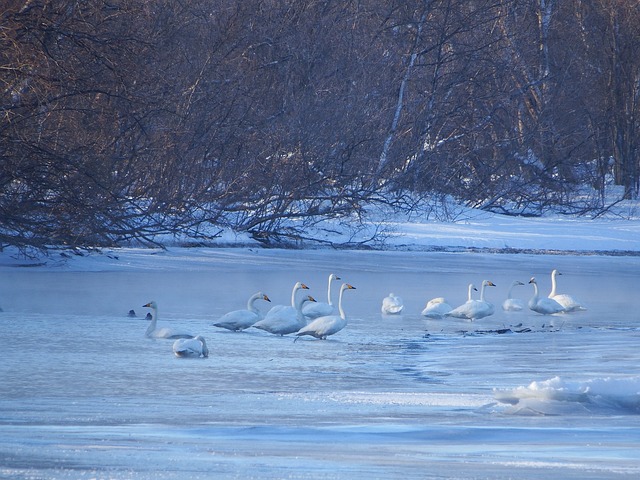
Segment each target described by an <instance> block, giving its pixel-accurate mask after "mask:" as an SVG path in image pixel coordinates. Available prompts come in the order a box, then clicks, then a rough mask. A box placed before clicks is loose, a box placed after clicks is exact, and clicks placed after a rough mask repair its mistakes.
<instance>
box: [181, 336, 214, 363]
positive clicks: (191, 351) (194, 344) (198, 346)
mask: <svg viewBox="0 0 640 480" xmlns="http://www.w3.org/2000/svg"><path fill="white" fill-rule="evenodd" d="M173 353H174V354H175V356H176V357H205V358H206V357H208V356H209V349H208V348H207V342H206V341H205V340H204V337H203V336H201V335H197V336H195V337H193V338H179V339H178V340H176V341H175V342H173Z"/></svg>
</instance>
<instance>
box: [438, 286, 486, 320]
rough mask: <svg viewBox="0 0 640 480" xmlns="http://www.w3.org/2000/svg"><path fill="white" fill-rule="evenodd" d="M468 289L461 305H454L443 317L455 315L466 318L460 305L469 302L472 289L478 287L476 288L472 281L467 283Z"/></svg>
mask: <svg viewBox="0 0 640 480" xmlns="http://www.w3.org/2000/svg"><path fill="white" fill-rule="evenodd" d="M468 289H469V291H468V292H467V301H466V302H465V303H463V304H462V305H460V306H459V307H456V308H454V309H452V310H450V311H448V312H445V314H444V316H445V317H456V318H467V317H466V316H465V315H463V314H462V312H463V311H462V307H463V306H464V305H466V304H467V303H469V302H471V301H472V300H473V298H472V294H473V292H474V291H476V292H477V291H478V289H477V288H476V286H475V285H474V284H473V283H470V284H469V287H468Z"/></svg>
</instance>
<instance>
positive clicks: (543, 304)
mask: <svg viewBox="0 0 640 480" xmlns="http://www.w3.org/2000/svg"><path fill="white" fill-rule="evenodd" d="M529 283H530V284H532V285H533V297H531V299H530V300H529V309H531V310H533V311H534V312H536V313H541V314H542V315H553V314H554V313H562V312H564V307H563V306H562V305H560V304H559V303H558V302H556V301H555V300H554V299H552V298H548V297H540V296H539V295H538V283H537V282H536V279H535V277H531V280H529Z"/></svg>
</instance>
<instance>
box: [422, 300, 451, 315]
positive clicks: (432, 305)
mask: <svg viewBox="0 0 640 480" xmlns="http://www.w3.org/2000/svg"><path fill="white" fill-rule="evenodd" d="M451 310H452V308H451V305H449V303H447V301H446V300H445V299H444V298H442V297H438V298H432V299H431V300H429V301H428V302H427V305H426V306H425V307H424V309H423V310H422V315H424V316H425V317H429V318H442V317H444V316H445V314H447V313H449V312H450V311H451Z"/></svg>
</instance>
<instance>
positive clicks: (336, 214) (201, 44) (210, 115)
mask: <svg viewBox="0 0 640 480" xmlns="http://www.w3.org/2000/svg"><path fill="white" fill-rule="evenodd" d="M639 51H640V4H639V3H638V2H636V1H631V0H626V1H623V0H593V1H589V2H585V1H581V0H565V1H563V2H559V1H557V0H534V1H526V2H525V1H519V0H413V1H406V0H402V1H400V0H392V1H386V0H385V1H380V0H353V1H351V0H346V1H340V2H338V1H331V0H277V1H276V0H252V1H248V2H236V1H230V0H182V1H177V0H157V1H153V2H151V1H145V0H141V1H136V2H128V1H124V0H87V1H79V0H76V1H73V0H4V2H3V7H2V9H0V161H1V165H0V246H1V245H7V244H11V245H17V246H19V247H22V248H27V247H35V248H41V249H46V248H48V247H49V246H53V245H69V246H87V245H91V246H107V245H118V244H123V243H125V242H128V241H131V240H137V241H140V240H142V241H148V242H153V241H154V240H153V239H154V238H158V237H157V235H158V234H181V235H188V236H190V237H192V238H194V239H198V238H204V237H206V236H207V235H211V234H212V232H213V233H214V234H215V231H216V228H217V227H232V228H234V229H237V230H240V231H246V232H249V233H251V234H252V235H254V236H255V237H256V238H260V239H262V240H264V241H265V242H274V241H279V240H284V239H287V238H295V237H297V236H303V235H304V231H305V228H306V227H307V226H308V225H310V224H312V223H314V222H317V221H318V220H319V219H322V218H327V217H333V218H345V219H346V218H349V219H352V218H354V216H356V217H357V215H358V214H359V213H361V212H362V209H363V207H364V206H366V205H367V204H370V203H372V202H387V203H391V204H393V205H396V206H397V207H398V208H409V209H410V208H413V205H414V204H413V203H411V202H409V201H408V200H407V199H411V200H412V201H416V200H418V199H421V198H423V199H431V201H434V200H433V199H441V198H452V199H455V200H456V201H458V202H462V203H465V204H467V205H471V206H475V207H479V208H484V209H488V210H494V211H501V212H506V213H510V214H540V213H542V212H544V211H545V210H547V209H549V208H555V209H560V210H561V211H565V212H567V213H585V212H599V211H602V210H603V209H606V208H607V207H608V205H607V203H606V199H605V196H604V193H605V186H606V184H607V181H608V179H609V178H613V180H614V182H615V183H616V184H617V185H621V186H622V187H623V192H624V194H623V196H624V198H635V197H637V195H638V191H639V188H640V160H639V152H638V141H639V140H638V139H639V138H640V135H639V133H640V118H639V116H638V115H639V113H640V106H639V104H638V102H639V100H640V56H638V52H639ZM296 225H297V226H296Z"/></svg>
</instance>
